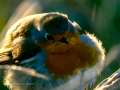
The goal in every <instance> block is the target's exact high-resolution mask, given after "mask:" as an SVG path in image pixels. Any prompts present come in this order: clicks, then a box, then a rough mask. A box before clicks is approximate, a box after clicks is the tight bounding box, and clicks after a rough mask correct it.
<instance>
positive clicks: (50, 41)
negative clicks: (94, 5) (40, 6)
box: [0, 12, 105, 90]
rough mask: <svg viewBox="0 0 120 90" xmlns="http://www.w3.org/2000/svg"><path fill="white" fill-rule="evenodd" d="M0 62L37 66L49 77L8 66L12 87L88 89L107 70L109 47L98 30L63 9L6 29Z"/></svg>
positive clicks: (8, 83) (23, 89)
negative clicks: (84, 26) (72, 18)
mask: <svg viewBox="0 0 120 90" xmlns="http://www.w3.org/2000/svg"><path fill="white" fill-rule="evenodd" d="M6 56H7V57H9V59H7V60H0V65H5V64H14V65H18V66H22V67H27V68H32V69H35V70H36V71H37V72H38V73H41V74H43V75H46V76H47V77H49V80H45V79H42V78H37V77H33V76H29V75H25V74H21V73H20V72H18V71H14V70H6V71H5V75H4V82H3V83H4V85H6V86H7V87H8V88H9V89H10V90H85V88H86V87H87V86H88V85H92V84H93V83H94V82H95V81H96V78H97V75H99V74H100V73H101V71H102V70H103V65H104V60H105V49H104V48H103V46H102V42H101V41H100V40H98V39H97V38H96V37H95V36H94V34H90V33H88V32H85V33H83V31H82V29H81V27H80V26H79V25H78V24H77V23H76V22H74V21H73V22H72V21H70V20H69V19H68V16H67V14H63V13H59V12H49V13H41V14H34V15H30V16H27V17H25V18H23V19H20V20H19V21H17V22H16V23H15V24H14V25H13V26H12V27H11V28H10V29H9V30H8V31H7V33H6V36H5V41H4V44H3V46H2V48H1V49H0V58H1V57H6Z"/></svg>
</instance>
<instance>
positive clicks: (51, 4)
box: [0, 0, 120, 90]
mask: <svg viewBox="0 0 120 90" xmlns="http://www.w3.org/2000/svg"><path fill="white" fill-rule="evenodd" d="M57 11H58V12H60V13H64V14H67V15H68V18H69V19H70V20H71V21H75V22H77V23H78V24H79V25H80V26H81V28H82V30H83V31H85V30H86V31H87V32H89V33H91V34H93V33H94V35H95V36H96V37H97V38H99V40H101V41H102V43H103V47H104V48H105V50H106V55H107V54H108V52H109V51H110V50H111V48H112V47H113V48H114V47H115V46H116V45H119V43H120V0H0V42H1V45H2V39H3V37H4V36H5V33H6V31H7V30H8V29H9V28H10V27H11V26H12V25H13V24H14V23H15V22H16V21H18V20H19V19H20V18H23V17H25V16H28V15H32V14H35V13H43V12H57ZM117 48H118V49H119V48H120V47H117ZM112 55H114V52H112ZM109 58H112V56H111V57H110V56H109ZM113 60H114V61H112V62H111V63H110V64H109V63H108V64H109V65H108V66H107V67H105V68H104V70H103V72H102V73H101V75H100V76H99V77H98V79H97V82H96V83H95V84H94V85H93V86H92V87H91V88H89V89H88V90H93V88H95V87H96V86H97V84H98V83H100V82H101V81H102V80H103V79H105V78H107V77H109V76H110V75H111V74H112V73H113V72H115V71H116V70H117V69H119V67H120V53H119V52H117V56H115V58H114V59H113ZM1 72H2V71H1ZM1 72H0V90H7V89H6V87H5V86H3V85H2V77H3V75H2V74H3V73H1Z"/></svg>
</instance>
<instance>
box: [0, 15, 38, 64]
mask: <svg viewBox="0 0 120 90" xmlns="http://www.w3.org/2000/svg"><path fill="white" fill-rule="evenodd" d="M34 19H35V16H31V17H27V18H24V19H22V20H20V21H18V22H17V23H15V25H13V26H12V27H11V28H10V29H9V30H8V32H7V34H6V37H5V42H4V44H3V47H2V48H1V49H0V56H1V59H2V60H0V63H1V62H6V61H7V62H9V60H3V57H7V56H8V57H10V58H11V59H12V60H13V62H14V61H15V60H16V59H18V60H20V61H21V60H23V59H27V58H30V57H32V56H34V55H35V54H36V53H38V52H40V47H38V46H37V45H36V44H35V43H34V41H33V39H32V37H31V29H33V30H34V29H35V25H34V24H35V22H34V21H35V20H34Z"/></svg>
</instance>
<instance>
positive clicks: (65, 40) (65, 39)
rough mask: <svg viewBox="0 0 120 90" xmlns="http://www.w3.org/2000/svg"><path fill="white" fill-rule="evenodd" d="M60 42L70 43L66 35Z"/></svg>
mask: <svg viewBox="0 0 120 90" xmlns="http://www.w3.org/2000/svg"><path fill="white" fill-rule="evenodd" d="M60 42H62V43H67V44H69V42H68V41H67V38H66V37H62V38H61V40H60Z"/></svg>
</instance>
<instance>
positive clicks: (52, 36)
mask: <svg viewBox="0 0 120 90" xmlns="http://www.w3.org/2000/svg"><path fill="white" fill-rule="evenodd" d="M40 23H41V25H42V26H41V27H42V30H41V31H40V35H37V36H38V37H37V39H35V42H36V44H37V45H39V46H40V47H41V48H42V49H44V50H46V51H47V52H49V53H65V52H66V51H67V50H69V49H70V48H71V47H73V45H71V44H75V42H76V41H75V40H74V39H79V36H78V35H79V33H78V31H79V30H81V28H80V26H79V25H78V27H76V26H77V23H72V22H71V21H70V20H69V19H68V17H67V15H66V14H61V13H49V14H47V15H45V16H44V17H43V18H42V19H41V21H40ZM76 29H78V30H76Z"/></svg>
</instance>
